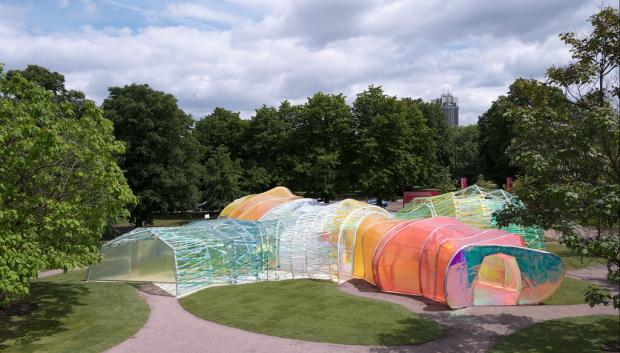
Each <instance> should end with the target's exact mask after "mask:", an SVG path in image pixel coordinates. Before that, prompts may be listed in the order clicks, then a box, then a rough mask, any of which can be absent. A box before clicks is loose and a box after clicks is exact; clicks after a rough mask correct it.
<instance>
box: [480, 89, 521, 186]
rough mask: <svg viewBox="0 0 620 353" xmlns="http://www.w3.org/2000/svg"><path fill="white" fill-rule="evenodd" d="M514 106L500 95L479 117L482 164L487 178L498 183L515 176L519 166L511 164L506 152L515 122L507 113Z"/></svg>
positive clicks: (500, 183)
mask: <svg viewBox="0 0 620 353" xmlns="http://www.w3.org/2000/svg"><path fill="white" fill-rule="evenodd" d="M512 107H513V105H512V103H511V102H510V99H509V98H508V97H506V96H500V97H499V98H498V99H497V100H496V101H495V102H493V104H492V105H491V107H490V108H489V109H488V110H487V111H486V112H484V113H483V114H482V115H481V116H480V117H479V118H478V130H479V140H478V147H479V156H480V166H481V168H482V173H483V174H484V176H485V178H487V179H490V180H492V181H494V182H495V183H496V184H498V185H502V184H504V183H505V182H506V177H509V176H511V177H514V176H515V175H516V174H517V168H516V167H515V166H514V165H511V164H510V158H509V156H508V155H507V154H506V150H507V149H508V146H510V141H511V140H512V138H513V135H514V134H513V122H512V119H511V118H510V117H509V116H507V115H506V113H507V112H508V110H509V109H511V108H512Z"/></svg>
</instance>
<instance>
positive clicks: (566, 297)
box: [543, 277, 609, 305]
mask: <svg viewBox="0 0 620 353" xmlns="http://www.w3.org/2000/svg"><path fill="white" fill-rule="evenodd" d="M590 286H591V287H596V288H600V289H601V290H602V291H603V292H605V293H607V292H609V291H608V290H607V289H605V288H602V287H600V286H597V285H596V284H593V283H588V282H585V281H580V280H578V279H574V278H570V277H564V281H563V282H562V285H560V288H558V290H557V291H556V292H555V293H553V295H552V296H551V297H549V299H547V300H545V301H544V302H543V304H549V305H572V304H585V303H586V302H585V300H584V296H583V295H584V293H585V291H586V289H587V288H588V287H590Z"/></svg>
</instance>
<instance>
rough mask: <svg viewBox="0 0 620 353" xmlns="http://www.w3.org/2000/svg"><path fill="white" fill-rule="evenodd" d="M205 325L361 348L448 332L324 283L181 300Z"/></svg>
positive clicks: (278, 284) (205, 293) (281, 284)
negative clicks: (215, 324)
mask: <svg viewBox="0 0 620 353" xmlns="http://www.w3.org/2000/svg"><path fill="white" fill-rule="evenodd" d="M179 301H180V303H181V305H183V307H184V308H185V310H187V311H189V312H190V313H192V314H194V315H196V316H198V317H200V318H203V319H205V320H209V321H213V322H217V323H219V324H223V325H227V326H232V327H236V328H240V329H243V330H247V331H253V332H258V333H263V334H267V335H272V336H279V337H287V338H296V339H301V340H307V341H318V342H330V343H340V344H361V345H405V344H418V343H422V342H428V341H431V340H434V339H436V338H438V337H439V336H440V335H441V334H442V332H443V329H442V327H441V326H440V325H439V324H437V323H436V322H434V321H431V320H428V319H425V318H422V317H420V316H418V315H416V314H414V313H412V312H410V311H408V310H407V309H405V308H403V307H401V306H400V305H396V304H391V303H385V302H381V301H377V300H372V299H365V298H359V297H356V296H353V295H350V294H346V293H343V292H341V291H339V290H338V288H337V285H336V284H334V283H332V282H328V281H320V280H309V279H296V280H286V281H274V282H261V283H252V284H243V285H231V286H222V287H212V288H207V289H204V290H202V291H200V292H197V293H194V294H192V295H190V296H187V297H185V298H182V299H180V300H179Z"/></svg>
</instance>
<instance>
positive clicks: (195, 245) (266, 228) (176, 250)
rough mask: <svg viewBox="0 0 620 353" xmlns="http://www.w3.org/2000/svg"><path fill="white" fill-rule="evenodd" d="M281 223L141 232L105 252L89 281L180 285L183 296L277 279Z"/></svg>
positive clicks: (230, 223)
mask: <svg viewBox="0 0 620 353" xmlns="http://www.w3.org/2000/svg"><path fill="white" fill-rule="evenodd" d="M278 224H279V223H278V222H277V221H275V222H245V221H238V220H218V221H199V222H194V223H192V224H189V225H186V226H183V227H168V228H137V229H135V230H134V231H132V232H130V233H127V234H124V235H122V236H120V237H118V238H116V239H114V240H112V241H110V242H108V243H106V244H105V245H104V246H103V247H102V254H103V261H102V262H101V263H100V264H98V265H95V266H92V267H91V268H90V270H89V273H88V280H93V281H119V280H121V281H135V282H155V283H172V284H174V286H173V288H174V290H173V294H175V295H177V296H183V295H185V294H188V293H190V292H193V291H195V290H197V289H201V288H204V287H207V286H209V285H213V284H228V283H243V282H254V281H259V280H268V279H270V277H273V278H275V277H276V272H277V254H278V253H277V246H278V245H277V242H278V229H279V228H278Z"/></svg>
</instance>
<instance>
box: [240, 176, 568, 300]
mask: <svg viewBox="0 0 620 353" xmlns="http://www.w3.org/2000/svg"><path fill="white" fill-rule="evenodd" d="M279 193H281V195H282V196H281V197H282V199H280V201H279V202H276V205H274V206H273V207H272V209H271V210H269V211H267V212H263V210H262V209H261V210H260V212H252V211H251V210H252V208H255V207H257V206H255V205H260V203H257V202H255V201H254V200H253V198H259V199H261V200H262V199H264V196H261V194H259V195H254V196H251V197H248V198H244V199H241V200H237V201H235V202H233V204H231V205H232V206H231V208H241V209H244V210H245V211H244V214H246V215H247V214H255V215H256V216H255V218H253V219H255V220H261V221H265V220H279V221H280V222H281V224H280V226H281V229H282V231H281V233H280V234H279V236H280V243H279V244H280V248H279V264H280V265H281V267H280V270H284V269H285V268H288V270H287V271H288V272H289V273H290V274H291V275H293V276H304V277H318V278H331V279H333V280H338V281H339V282H342V281H346V280H348V279H351V278H361V279H364V280H366V281H367V282H369V283H372V284H374V285H376V286H377V287H378V288H379V289H381V290H383V291H387V292H396V293H404V294H413V295H423V296H425V297H427V298H430V299H433V300H436V301H439V302H442V303H446V304H448V305H449V306H450V307H452V308H460V307H465V306H471V305H518V304H533V303H538V302H540V301H543V300H544V299H546V298H547V297H549V296H550V295H551V294H553V292H554V291H555V290H556V289H557V288H558V287H559V285H560V284H561V282H562V279H563V276H564V268H563V265H562V262H561V260H560V258H559V257H557V256H556V255H554V254H551V253H548V252H545V251H538V250H533V249H529V248H527V247H526V246H525V242H524V237H523V234H516V233H510V232H507V231H505V230H499V229H496V228H494V227H492V225H491V218H492V212H493V211H492V210H495V209H499V208H501V207H503V205H505V203H506V202H507V201H506V200H510V197H511V196H510V195H509V194H501V193H499V192H491V193H487V192H485V191H482V190H481V189H478V188H477V187H476V188H469V189H466V190H463V191H462V192H461V193H460V194H444V195H441V196H440V197H439V198H438V199H436V200H432V201H433V202H426V203H424V205H425V207H423V208H418V209H417V212H418V213H417V214H418V215H420V217H419V218H421V219H413V220H402V219H394V217H392V216H391V215H390V214H389V213H388V212H386V211H385V210H383V209H382V208H379V207H376V206H370V205H367V204H364V203H362V202H359V201H355V200H344V201H341V202H337V203H333V204H329V205H323V204H319V203H317V202H315V201H313V200H310V199H295V200H292V201H289V200H286V199H284V198H290V197H291V195H292V194H288V193H282V191H281V190H280V191H279ZM487 199H488V202H487ZM442 200H444V202H441V201H442ZM447 201H450V202H447ZM423 212H426V213H427V216H425V217H422V216H421V215H422V214H423ZM442 213H452V214H457V215H459V216H460V217H461V218H463V219H464V220H467V221H468V222H469V223H472V224H476V225H478V226H479V228H482V229H476V228H473V227H472V226H470V225H467V224H465V223H463V222H461V221H459V220H458V219H456V218H448V217H438V215H440V214H442ZM261 214H262V215H261ZM412 218H414V217H412ZM246 219H247V218H246ZM517 229H519V228H517Z"/></svg>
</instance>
